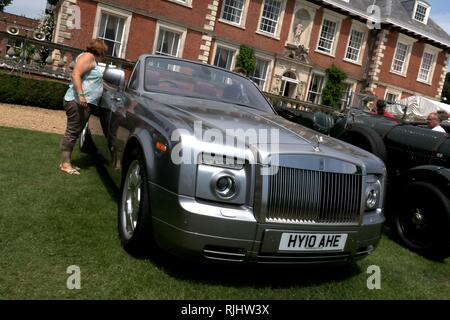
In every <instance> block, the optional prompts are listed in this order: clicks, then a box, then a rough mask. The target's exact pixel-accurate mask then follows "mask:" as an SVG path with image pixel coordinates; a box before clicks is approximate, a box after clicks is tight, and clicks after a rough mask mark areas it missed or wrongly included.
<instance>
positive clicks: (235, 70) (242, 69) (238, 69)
mask: <svg viewBox="0 0 450 320" xmlns="http://www.w3.org/2000/svg"><path fill="white" fill-rule="evenodd" d="M233 71H234V72H236V73H240V74H243V75H247V70H245V69H244V68H242V67H236V68H235V69H234V70H233Z"/></svg>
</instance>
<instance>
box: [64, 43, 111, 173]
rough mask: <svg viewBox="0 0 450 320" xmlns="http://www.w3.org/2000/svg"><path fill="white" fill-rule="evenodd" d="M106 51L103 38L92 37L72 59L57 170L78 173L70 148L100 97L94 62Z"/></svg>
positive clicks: (98, 73)
mask: <svg viewBox="0 0 450 320" xmlns="http://www.w3.org/2000/svg"><path fill="white" fill-rule="evenodd" d="M107 50H108V47H107V46H106V44H105V43H104V42H103V40H97V39H94V40H92V41H91V42H90V43H89V45H88V46H87V48H86V52H83V53H81V54H80V55H79V56H78V57H77V58H76V63H75V66H74V69H73V72H72V82H71V84H70V86H69V89H68V90H67V92H66V95H65V96H64V110H65V111H66V115H67V128H66V132H65V134H64V136H63V138H62V139H61V142H60V149H61V163H60V165H59V170H60V171H62V172H65V173H67V174H70V175H75V176H79V175H80V168H78V167H75V166H72V162H71V157H72V150H73V147H74V145H75V143H76V141H77V139H78V137H79V136H80V134H81V131H82V130H83V128H84V126H85V125H86V122H87V121H88V119H89V115H90V112H91V108H92V107H94V106H97V105H98V103H99V102H100V98H101V97H102V94H103V72H102V70H101V69H100V68H99V66H98V65H97V63H98V61H99V60H101V59H103V57H104V56H105V54H106V51H107Z"/></svg>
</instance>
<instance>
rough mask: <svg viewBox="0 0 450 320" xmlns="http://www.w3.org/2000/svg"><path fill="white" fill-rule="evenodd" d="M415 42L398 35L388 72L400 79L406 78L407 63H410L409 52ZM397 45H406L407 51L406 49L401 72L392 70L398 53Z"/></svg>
mask: <svg viewBox="0 0 450 320" xmlns="http://www.w3.org/2000/svg"><path fill="white" fill-rule="evenodd" d="M415 42H417V40H416V39H413V38H411V37H408V36H406V35H404V34H401V33H400V34H399V35H398V39H397V42H396V45H395V51H394V55H393V57H392V63H391V69H390V72H391V73H393V74H396V75H399V76H402V77H406V75H407V74H408V69H409V62H410V58H411V52H412V49H413V46H414V43H415ZM399 43H401V44H403V45H406V47H407V49H406V54H405V61H404V62H403V68H402V71H401V72H399V71H396V70H395V69H394V63H395V60H396V56H397V52H398V47H399Z"/></svg>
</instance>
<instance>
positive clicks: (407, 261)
mask: <svg viewBox="0 0 450 320" xmlns="http://www.w3.org/2000/svg"><path fill="white" fill-rule="evenodd" d="M0 137H1V139H0V150H1V151H0V194H1V198H0V299H446V300H447V299H450V258H449V259H446V260H445V261H443V262H434V261H430V260H427V259H425V258H423V257H421V256H418V255H416V254H414V253H412V252H410V251H408V250H406V249H404V248H402V247H400V246H399V245H397V244H396V243H395V242H393V241H392V240H391V239H390V238H389V236H387V235H384V236H383V239H382V241H381V243H380V246H379V247H378V249H377V250H376V251H375V253H374V254H373V255H372V256H370V257H368V258H366V259H363V260H360V261H358V262H357V263H355V264H353V265H351V266H349V267H346V268H328V269H318V270H314V271H312V270H306V269H298V268H297V269H292V270H289V271H287V272H280V271H275V272H267V270H264V269H260V268H255V267H254V266H253V267H248V268H242V267H233V268H219V267H216V266H198V265H197V266H195V265H189V264H186V263H184V264H180V263H177V262H176V261H173V260H171V259H161V258H158V257H156V258H152V259H151V260H138V259H135V258H133V257H131V256H129V255H128V254H127V253H126V252H124V251H123V250H122V248H121V246H120V244H119V240H118V237H117V232H116V219H117V218H116V211H117V203H116V198H115V196H116V195H115V190H114V189H113V188H112V187H111V185H110V184H109V183H108V181H107V179H105V177H104V175H102V174H101V171H102V170H101V167H99V166H97V165H96V161H95V160H94V159H93V158H91V157H89V156H86V155H82V154H79V153H78V151H77V152H76V153H75V154H74V159H75V160H76V161H75V163H76V164H77V165H78V166H80V167H81V168H82V175H81V176H80V177H72V176H69V175H66V174H62V173H60V172H58V170H57V165H58V161H59V151H58V143H59V139H60V136H59V135H54V134H45V133H38V132H33V131H27V130H19V129H10V128H4V127H0ZM71 265H77V266H79V267H80V268H81V287H82V288H81V290H68V289H67V288H66V280H67V277H68V276H69V274H67V273H66V270H67V267H69V266H71ZM370 265H377V266H379V267H380V268H381V290H369V289H367V286H366V283H367V277H368V276H369V275H368V274H367V272H366V270H367V267H368V266H370Z"/></svg>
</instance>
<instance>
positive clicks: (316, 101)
mask: <svg viewBox="0 0 450 320" xmlns="http://www.w3.org/2000/svg"><path fill="white" fill-rule="evenodd" d="M314 77H321V78H322V82H321V84H320V90H319V91H311V85H312V83H313V80H314ZM325 82H326V75H325V74H324V73H322V72H318V71H313V72H312V73H311V76H310V79H309V84H308V90H307V92H306V101H307V102H311V103H314V104H321V103H322V92H323V88H324V86H325ZM311 92H312V93H313V94H315V95H316V97H315V99H314V101H310V100H309V96H310V94H311ZM317 98H318V99H317Z"/></svg>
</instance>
